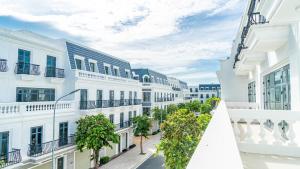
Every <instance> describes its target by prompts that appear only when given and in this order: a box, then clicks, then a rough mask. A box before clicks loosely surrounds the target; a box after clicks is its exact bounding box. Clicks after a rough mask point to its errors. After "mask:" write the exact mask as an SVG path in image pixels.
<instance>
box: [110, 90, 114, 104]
mask: <svg viewBox="0 0 300 169" xmlns="http://www.w3.org/2000/svg"><path fill="white" fill-rule="evenodd" d="M114 99H115V94H114V91H113V90H110V91H109V105H110V107H113V106H114Z"/></svg>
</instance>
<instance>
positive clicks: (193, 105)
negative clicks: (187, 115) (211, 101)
mask: <svg viewBox="0 0 300 169" xmlns="http://www.w3.org/2000/svg"><path fill="white" fill-rule="evenodd" d="M200 107H201V103H200V101H199V100H194V101H192V102H189V103H187V104H186V108H187V109H188V110H190V111H192V112H200Z"/></svg>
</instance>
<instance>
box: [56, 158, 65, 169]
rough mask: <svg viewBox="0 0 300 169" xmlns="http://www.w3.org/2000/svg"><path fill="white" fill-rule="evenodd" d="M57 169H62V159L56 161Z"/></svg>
mask: <svg viewBox="0 0 300 169" xmlns="http://www.w3.org/2000/svg"><path fill="white" fill-rule="evenodd" d="M57 169H64V157H59V158H58V159H57Z"/></svg>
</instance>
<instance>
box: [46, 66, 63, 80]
mask: <svg viewBox="0 0 300 169" xmlns="http://www.w3.org/2000/svg"><path fill="white" fill-rule="evenodd" d="M45 76H46V77H57V78H64V77H65V70H64V69H59V68H55V67H46V73H45Z"/></svg>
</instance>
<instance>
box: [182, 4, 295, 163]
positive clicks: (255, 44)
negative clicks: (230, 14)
mask: <svg viewBox="0 0 300 169" xmlns="http://www.w3.org/2000/svg"><path fill="white" fill-rule="evenodd" d="M299 46H300V1H298V0H260V1H259V0H249V1H248V6H247V10H246V11H245V12H244V15H243V18H242V21H241V24H240V28H239V31H238V34H237V37H236V39H235V40H234V43H233V47H232V53H231V57H230V58H228V59H227V60H224V61H221V70H220V71H219V72H218V73H217V74H218V78H219V81H220V83H221V85H222V89H221V90H222V102H221V103H220V104H219V106H218V108H217V109H216V110H215V111H214V116H213V119H212V120H211V122H210V124H209V126H208V128H207V130H206V131H205V134H204V136H203V137H202V139H201V142H200V144H199V146H198V148H197V150H196V152H195V154H194V155H193V157H192V160H191V161H190V163H189V165H188V167H187V168H188V169H191V168H197V165H201V168H203V169H209V168H210V169H211V168H235V169H242V168H245V169H277V168H284V169H296V168H300V135H299V131H300V116H299V115H300V104H299V103H300V57H299V56H300V50H299Z"/></svg>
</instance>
